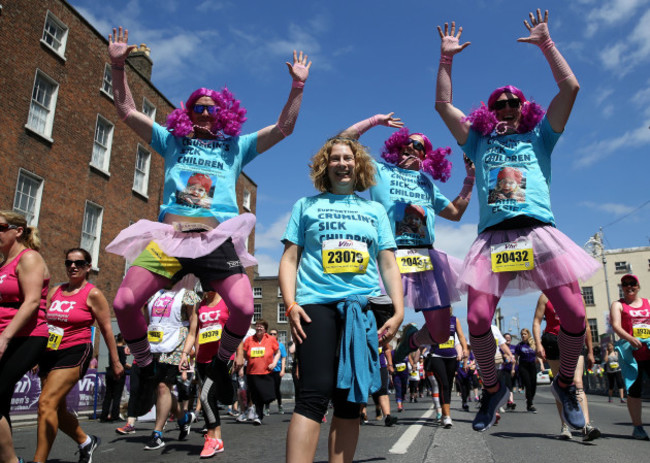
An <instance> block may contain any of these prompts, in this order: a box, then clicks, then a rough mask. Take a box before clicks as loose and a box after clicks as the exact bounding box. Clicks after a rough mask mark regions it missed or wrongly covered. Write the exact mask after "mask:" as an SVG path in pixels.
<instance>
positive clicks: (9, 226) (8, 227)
mask: <svg viewBox="0 0 650 463" xmlns="http://www.w3.org/2000/svg"><path fill="white" fill-rule="evenodd" d="M16 228H18V226H17V225H12V224H10V223H0V232H6V231H7V230H15V229H16Z"/></svg>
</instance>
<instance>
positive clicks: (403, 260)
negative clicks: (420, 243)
mask: <svg viewBox="0 0 650 463" xmlns="http://www.w3.org/2000/svg"><path fill="white" fill-rule="evenodd" d="M395 259H396V260H397V266H398V267H399V271H400V273H418V272H427V271H429V270H433V264H432V263H431V256H429V251H428V250H427V249H398V250H397V251H396V252H395Z"/></svg>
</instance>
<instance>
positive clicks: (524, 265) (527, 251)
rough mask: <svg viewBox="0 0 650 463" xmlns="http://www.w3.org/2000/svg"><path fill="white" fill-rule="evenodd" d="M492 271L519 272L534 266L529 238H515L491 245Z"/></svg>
mask: <svg viewBox="0 0 650 463" xmlns="http://www.w3.org/2000/svg"><path fill="white" fill-rule="evenodd" d="M491 259H492V271H493V272H520V271H523V270H532V269H533V268H534V267H535V261H534V259H533V245H532V243H531V242H530V240H517V241H513V242H510V243H501V244H497V245H494V246H491Z"/></svg>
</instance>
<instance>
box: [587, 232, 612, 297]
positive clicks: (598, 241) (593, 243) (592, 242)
mask: <svg viewBox="0 0 650 463" xmlns="http://www.w3.org/2000/svg"><path fill="white" fill-rule="evenodd" d="M584 248H585V249H586V250H587V252H588V253H589V254H591V256H592V257H600V259H601V262H602V263H603V272H604V273H605V290H606V291H607V308H608V309H609V307H610V306H611V305H612V299H611V297H610V295H609V279H608V278H607V258H606V257H605V246H604V245H603V227H600V231H599V232H598V233H596V234H595V235H594V236H592V237H591V238H589V240H588V241H587V242H586V243H585V245H584Z"/></svg>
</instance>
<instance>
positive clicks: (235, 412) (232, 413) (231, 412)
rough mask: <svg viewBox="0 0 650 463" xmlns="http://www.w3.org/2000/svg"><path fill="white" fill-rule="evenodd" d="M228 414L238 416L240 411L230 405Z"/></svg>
mask: <svg viewBox="0 0 650 463" xmlns="http://www.w3.org/2000/svg"><path fill="white" fill-rule="evenodd" d="M228 414H229V415H230V416H235V417H236V416H239V413H238V412H237V411H236V410H233V408H232V407H228Z"/></svg>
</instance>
